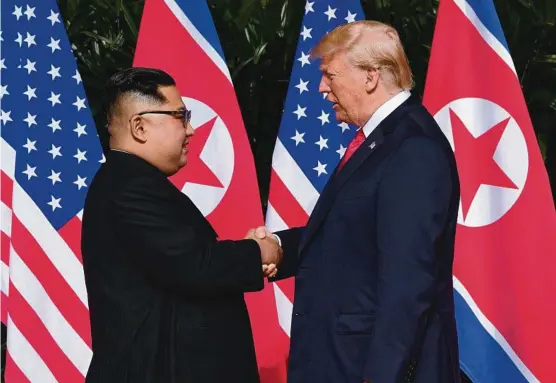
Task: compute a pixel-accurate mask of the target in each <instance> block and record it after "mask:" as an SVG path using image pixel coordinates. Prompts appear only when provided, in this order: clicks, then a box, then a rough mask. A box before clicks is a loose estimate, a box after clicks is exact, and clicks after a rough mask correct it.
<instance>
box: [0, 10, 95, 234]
mask: <svg viewBox="0 0 556 383" xmlns="http://www.w3.org/2000/svg"><path fill="white" fill-rule="evenodd" d="M1 17H2V35H1V37H2V38H1V52H2V57H1V61H0V64H1V66H0V68H1V84H0V86H1V87H0V102H1V105H0V108H1V111H0V113H1V115H0V126H1V129H2V139H3V140H5V141H6V142H7V143H8V144H9V145H10V146H11V147H12V148H13V149H14V150H15V151H16V166H15V179H16V181H17V182H18V183H19V185H21V187H22V188H23V189H24V190H25V191H26V192H27V194H29V196H30V197H31V198H32V199H33V201H34V202H35V204H36V205H37V206H38V207H39V208H40V210H41V211H42V212H43V214H44V215H45V216H46V217H47V219H48V220H49V222H50V223H51V224H52V226H53V227H54V228H55V229H57V230H58V229H59V228H61V227H62V226H63V225H64V224H65V223H67V222H68V221H69V220H70V219H72V218H73V217H74V216H75V215H76V214H77V213H78V212H79V211H81V209H82V208H83V204H84V200H85V196H86V193H87V189H88V186H89V183H90V181H91V178H92V177H93V175H94V173H95V172H96V171H97V170H98V167H99V166H100V163H101V162H102V161H103V160H104V157H103V155H102V149H101V146H100V141H99V139H98V136H97V131H96V128H95V124H94V121H93V118H92V115H91V112H90V110H89V106H88V104H87V100H86V96H85V91H84V88H83V84H82V81H81V77H80V75H79V73H78V71H77V65H76V61H75V57H74V55H73V51H72V49H71V47H70V43H69V41H68V38H67V34H66V30H65V27H64V24H63V21H62V17H61V15H60V13H59V10H58V4H57V3H56V0H27V1H14V0H2V16H1Z"/></svg>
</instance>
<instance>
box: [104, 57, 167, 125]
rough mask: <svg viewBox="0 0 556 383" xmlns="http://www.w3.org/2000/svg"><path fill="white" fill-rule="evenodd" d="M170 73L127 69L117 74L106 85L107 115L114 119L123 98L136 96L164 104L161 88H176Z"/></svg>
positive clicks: (157, 70) (152, 69)
mask: <svg viewBox="0 0 556 383" xmlns="http://www.w3.org/2000/svg"><path fill="white" fill-rule="evenodd" d="M175 85H176V82H175V81H174V79H173V78H172V76H170V75H169V74H168V73H166V72H164V71H162V70H160V69H154V68H137V67H136V68H127V69H123V70H121V71H118V72H116V73H115V74H114V75H112V77H110V79H109V80H108V82H107V83H106V98H105V100H106V102H105V113H106V114H105V115H106V119H107V121H108V122H110V120H111V119H112V117H113V115H114V112H115V111H116V109H117V107H118V105H119V102H120V101H121V100H122V97H127V96H135V97H139V98H142V99H145V100H147V101H151V102H154V103H159V104H161V103H164V102H166V101H167V100H166V98H165V97H164V95H163V94H162V93H161V92H160V89H159V88H160V87H161V86H175Z"/></svg>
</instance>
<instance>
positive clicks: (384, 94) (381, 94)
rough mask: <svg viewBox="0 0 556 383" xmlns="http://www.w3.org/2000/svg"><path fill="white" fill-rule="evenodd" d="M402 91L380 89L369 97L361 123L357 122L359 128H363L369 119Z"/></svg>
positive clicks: (364, 106)
mask: <svg viewBox="0 0 556 383" xmlns="http://www.w3.org/2000/svg"><path fill="white" fill-rule="evenodd" d="M401 91H402V89H397V88H396V89H388V90H387V89H384V88H379V89H377V90H376V91H375V92H374V93H373V94H372V97H369V98H368V100H367V103H365V105H363V113H362V114H361V117H362V118H361V121H357V126H360V127H362V126H363V125H365V124H366V123H367V121H369V119H370V118H371V117H372V116H373V114H375V113H376V111H377V110H378V108H380V107H381V106H382V105H384V104H385V103H386V102H387V101H388V100H390V99H391V98H392V97H394V96H396V95H397V94H398V93H400V92H401Z"/></svg>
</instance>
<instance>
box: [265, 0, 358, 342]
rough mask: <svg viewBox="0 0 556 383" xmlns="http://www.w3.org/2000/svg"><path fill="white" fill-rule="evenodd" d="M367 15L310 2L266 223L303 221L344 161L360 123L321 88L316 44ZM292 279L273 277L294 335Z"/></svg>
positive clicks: (346, 4) (345, 5)
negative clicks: (338, 110)
mask: <svg viewBox="0 0 556 383" xmlns="http://www.w3.org/2000/svg"><path fill="white" fill-rule="evenodd" d="M364 18H365V15H364V14H363V10H362V8H361V4H360V2H359V0H313V1H307V2H306V4H305V15H304V17H303V22H302V25H301V31H300V35H299V40H298V45H297V50H296V56H295V62H294V64H293V68H292V73H291V77H290V84H289V88H288V93H287V97H286V102H285V105H284V111H283V115H282V121H281V124H280V129H279V131H278V138H277V140H276V146H275V148H274V155H273V158H272V171H271V179H270V192H269V202H268V208H267V213H266V226H267V227H268V228H269V229H270V230H271V231H276V230H283V229H287V228H290V227H295V226H303V225H305V223H306V222H307V219H308V218H309V215H310V214H311V212H312V210H313V207H314V206H315V203H316V202H317V199H318V198H319V195H320V192H321V191H322V189H323V188H324V186H325V185H326V183H327V181H328V178H329V177H330V175H331V174H332V173H333V172H334V169H335V168H336V166H337V165H338V163H339V162H340V159H341V158H342V156H343V155H344V152H345V150H346V148H347V146H348V144H349V142H350V141H351V139H352V138H353V136H354V135H355V132H356V128H355V127H354V126H351V125H348V124H346V123H340V122H339V121H337V120H336V119H335V112H334V110H333V109H332V104H331V103H330V102H329V101H326V95H323V94H320V93H319V92H318V86H319V82H320V78H321V72H320V71H319V67H318V66H319V62H318V61H317V60H314V59H311V58H310V53H311V49H313V47H314V46H315V45H316V44H317V43H318V42H319V40H320V39H321V38H322V37H323V36H324V35H325V34H326V33H328V32H329V31H331V30H333V29H334V28H335V27H337V26H339V25H341V24H346V23H350V22H353V21H356V20H362V19H364ZM293 292H294V288H293V280H291V279H289V280H285V281H280V282H277V283H274V293H275V297H276V306H277V309H278V317H279V322H280V326H281V327H282V329H283V330H284V331H285V332H286V333H287V334H288V335H289V333H290V324H291V311H292V301H293Z"/></svg>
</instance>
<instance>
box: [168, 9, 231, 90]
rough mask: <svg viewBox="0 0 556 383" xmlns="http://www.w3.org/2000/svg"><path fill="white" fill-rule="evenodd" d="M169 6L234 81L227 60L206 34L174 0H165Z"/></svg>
mask: <svg viewBox="0 0 556 383" xmlns="http://www.w3.org/2000/svg"><path fill="white" fill-rule="evenodd" d="M164 2H165V3H166V5H167V6H168V8H170V10H171V11H172V13H173V14H174V16H176V18H177V19H178V21H179V22H180V23H181V25H183V27H184V28H185V29H186V30H187V31H188V32H189V34H190V35H191V37H193V39H194V40H195V41H196V42H197V44H199V46H200V47H201V49H203V51H204V52H205V53H206V54H207V56H208V57H209V58H210V59H211V60H212V61H213V62H214V64H215V65H216V66H217V67H218V68H219V69H220V71H221V72H222V73H223V74H224V76H226V78H227V79H228V81H230V83H231V82H232V77H231V76H230V71H229V69H228V66H227V65H226V62H225V61H224V59H222V57H221V56H220V55H219V54H218V52H217V51H216V50H215V49H214V48H213V47H212V45H210V43H209V42H208V41H207V40H206V39H205V38H204V36H203V35H202V34H201V32H199V30H197V28H195V26H194V25H193V23H192V22H191V20H189V18H188V17H187V15H186V14H185V13H184V12H183V10H182V9H181V8H180V6H179V5H178V4H177V3H176V2H175V1H174V0H164Z"/></svg>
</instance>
